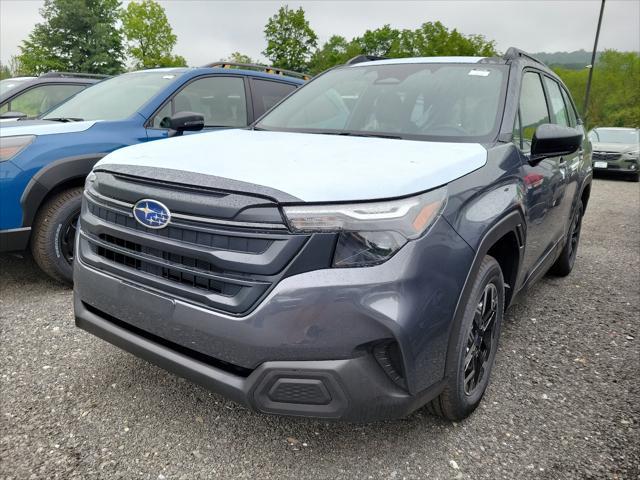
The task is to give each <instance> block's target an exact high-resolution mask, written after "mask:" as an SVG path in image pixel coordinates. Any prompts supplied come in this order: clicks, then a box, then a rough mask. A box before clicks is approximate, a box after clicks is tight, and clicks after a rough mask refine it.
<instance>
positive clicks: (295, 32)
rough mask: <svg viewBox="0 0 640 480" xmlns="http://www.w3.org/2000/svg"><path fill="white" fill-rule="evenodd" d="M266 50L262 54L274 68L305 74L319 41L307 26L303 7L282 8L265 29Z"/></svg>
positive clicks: (270, 19)
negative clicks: (293, 8)
mask: <svg viewBox="0 0 640 480" xmlns="http://www.w3.org/2000/svg"><path fill="white" fill-rule="evenodd" d="M264 35H265V38H266V40H267V48H266V49H265V50H264V51H263V52H262V53H263V55H265V56H266V57H267V58H268V59H269V60H270V61H271V64H272V65H273V66H274V67H280V68H286V69H289V70H297V71H304V70H306V67H307V61H308V60H309V59H310V57H311V54H312V52H313V50H314V49H315V48H316V45H317V42H318V37H317V35H316V34H315V32H314V31H313V30H312V29H311V27H310V26H309V22H308V21H307V19H306V18H305V15H304V10H303V9H302V7H300V8H298V10H291V9H289V7H288V6H286V5H285V6H284V7H281V8H280V10H278V13H276V14H275V15H274V16H273V17H271V18H269V20H268V21H267V24H266V25H265V27H264Z"/></svg>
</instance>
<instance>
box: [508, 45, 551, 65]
mask: <svg viewBox="0 0 640 480" xmlns="http://www.w3.org/2000/svg"><path fill="white" fill-rule="evenodd" d="M521 57H525V58H528V59H529V60H532V61H534V62H536V63H539V64H540V65H544V66H546V64H545V63H544V62H543V61H542V60H539V59H537V58H536V57H534V56H533V55H529V54H528V53H527V52H525V51H524V50H520V49H519V48H516V47H509V48H508V49H507V51H506V52H505V54H504V55H503V56H502V58H504V59H505V60H514V59H516V58H521Z"/></svg>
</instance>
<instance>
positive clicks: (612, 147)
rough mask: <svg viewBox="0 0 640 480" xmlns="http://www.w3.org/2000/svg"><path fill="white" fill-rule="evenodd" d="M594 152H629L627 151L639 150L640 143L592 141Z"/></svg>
mask: <svg viewBox="0 0 640 480" xmlns="http://www.w3.org/2000/svg"><path fill="white" fill-rule="evenodd" d="M591 145H592V147H593V151H594V152H616V153H627V152H637V151H638V148H639V147H638V145H634V144H632V143H631V144H628V143H599V142H592V143H591Z"/></svg>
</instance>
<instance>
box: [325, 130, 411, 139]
mask: <svg viewBox="0 0 640 480" xmlns="http://www.w3.org/2000/svg"><path fill="white" fill-rule="evenodd" d="M334 135H341V136H345V137H375V138H390V139H393V140H402V137H401V136H400V135H390V134H388V133H361V132H336V133H334Z"/></svg>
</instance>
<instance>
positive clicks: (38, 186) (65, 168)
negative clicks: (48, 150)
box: [20, 153, 107, 227]
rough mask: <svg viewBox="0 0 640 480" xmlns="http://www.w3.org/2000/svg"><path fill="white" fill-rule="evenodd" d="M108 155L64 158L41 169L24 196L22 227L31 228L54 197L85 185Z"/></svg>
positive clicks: (21, 198)
mask: <svg viewBox="0 0 640 480" xmlns="http://www.w3.org/2000/svg"><path fill="white" fill-rule="evenodd" d="M106 155H107V154H106V153H92V154H88V155H78V156H73V157H67V158H62V159H59V160H56V161H55V162H53V163H50V164H49V165H47V166H45V167H43V168H42V169H40V170H39V171H38V172H37V173H36V174H35V175H34V176H33V177H32V178H31V180H30V181H29V183H28V184H27V187H26V188H25V190H24V192H23V193H22V196H21V197H20V205H21V206H22V226H23V227H30V226H31V225H32V223H33V221H34V219H35V216H36V214H37V212H38V210H39V209H40V207H41V206H42V205H43V204H44V202H45V201H46V200H47V199H48V198H50V197H51V196H52V195H55V194H57V193H58V192H61V191H62V190H66V189H68V188H73V187H78V186H82V185H84V179H85V178H86V176H87V175H88V174H89V172H91V169H92V168H93V166H94V165H95V164H96V163H97V162H98V160H100V159H101V158H102V157H104V156H106Z"/></svg>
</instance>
